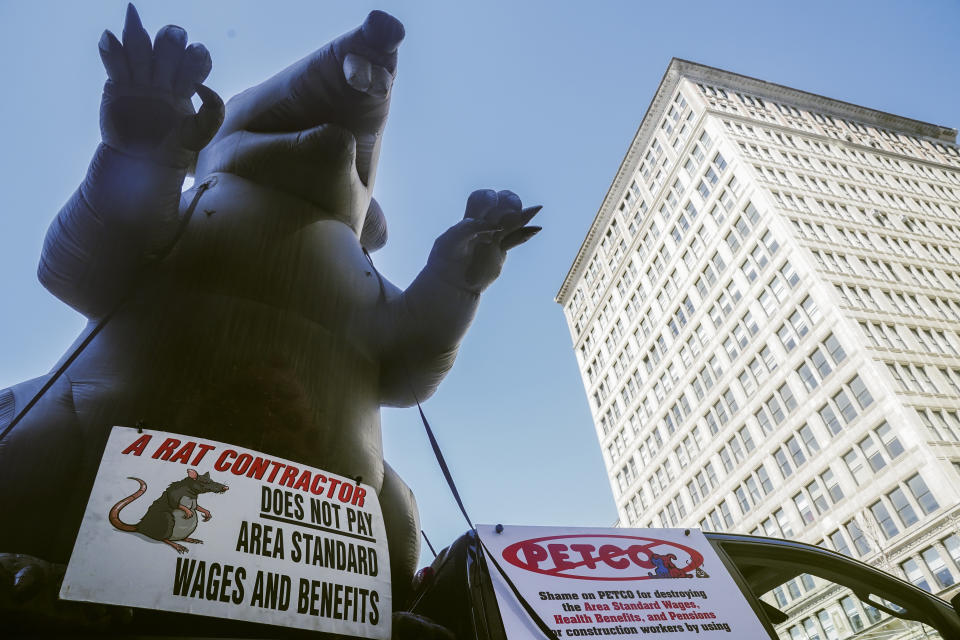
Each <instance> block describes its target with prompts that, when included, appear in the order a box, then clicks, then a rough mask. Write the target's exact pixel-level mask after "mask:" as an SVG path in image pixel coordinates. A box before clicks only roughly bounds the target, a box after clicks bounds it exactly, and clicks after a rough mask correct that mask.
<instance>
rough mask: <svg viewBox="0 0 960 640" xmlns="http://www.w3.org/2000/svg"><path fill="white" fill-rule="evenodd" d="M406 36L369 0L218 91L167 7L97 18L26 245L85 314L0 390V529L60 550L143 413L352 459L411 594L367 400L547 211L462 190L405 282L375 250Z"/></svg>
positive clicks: (468, 309)
mask: <svg viewBox="0 0 960 640" xmlns="http://www.w3.org/2000/svg"><path fill="white" fill-rule="evenodd" d="M403 36H404V30H403V26H402V25H401V24H400V23H399V22H398V21H397V20H395V19H394V18H392V17H391V16H389V15H387V14H385V13H381V12H373V13H371V14H370V15H369V16H368V17H367V19H366V20H365V22H364V23H363V25H362V26H361V27H359V28H358V29H356V30H354V31H352V32H350V33H348V34H346V35H344V36H342V37H340V38H338V39H336V40H334V41H332V42H330V43H329V44H327V45H326V46H324V47H322V48H320V49H319V50H317V51H316V52H314V53H312V54H310V55H309V56H307V57H306V58H304V59H303V60H300V61H299V62H297V63H295V64H293V65H292V66H290V67H288V68H287V69H285V70H283V71H281V72H280V73H278V74H277V75H275V76H273V77H271V78H269V79H268V80H266V81H265V82H263V83H262V84H259V85H257V86H255V87H252V88H251V89H248V90H246V91H244V92H242V93H240V94H239V95H237V96H235V97H234V98H233V99H231V100H230V101H229V103H228V104H227V105H226V108H225V109H224V106H223V103H222V102H221V101H220V99H219V98H218V97H217V95H216V94H215V93H214V92H213V91H212V90H210V89H209V88H207V87H205V86H204V85H202V84H201V83H202V82H203V81H204V79H205V78H206V76H207V74H208V73H209V71H210V68H211V62H210V57H209V54H208V53H207V51H206V49H205V48H204V47H203V46H202V45H199V44H191V45H189V46H188V45H187V34H186V32H185V31H184V30H183V29H181V28H179V27H175V26H167V27H164V28H163V29H161V30H160V31H159V32H158V33H157V35H156V38H155V39H154V41H153V42H151V40H150V38H149V36H148V35H147V33H146V31H145V30H144V29H143V27H142V26H141V23H140V19H139V17H138V16H137V13H136V11H135V10H134V9H133V7H132V6H131V7H129V9H128V12H127V18H126V24H125V26H124V29H123V34H122V39H117V38H116V37H115V36H114V35H113V34H112V33H110V32H109V31H108V32H105V33H104V35H103V38H102V39H101V41H100V54H101V57H102V59H103V63H104V66H105V68H106V71H107V76H108V80H107V82H106V85H105V87H104V92H103V101H102V104H101V116H100V126H101V132H102V139H103V141H102V144H100V146H99V147H98V148H97V150H96V152H95V154H94V157H93V160H92V162H91V164H90V167H89V170H88V172H87V175H86V178H85V179H84V181H83V183H82V184H81V185H80V187H79V189H78V190H77V191H76V193H74V194H73V196H72V197H71V198H70V199H69V201H68V202H67V204H66V205H64V207H63V209H62V210H61V211H60V212H59V214H58V215H57V217H56V219H55V220H54V221H53V223H52V225H51V227H50V229H49V231H48V234H47V237H46V241H45V243H44V247H43V254H42V256H41V259H40V266H39V278H40V281H41V282H42V283H43V285H44V286H45V287H46V288H47V289H49V290H50V291H51V292H52V293H53V294H54V295H56V296H57V297H58V298H60V299H61V300H63V301H64V302H66V303H67V304H69V305H70V306H71V307H73V308H74V309H76V310H77V311H79V312H81V313H83V314H84V315H85V316H86V317H87V318H88V319H89V324H88V326H87V328H86V329H85V331H84V333H83V334H81V336H80V337H79V338H78V339H77V342H76V343H75V344H74V346H73V347H71V349H70V350H69V351H68V353H67V355H65V356H64V359H63V360H62V361H61V362H60V363H58V365H57V366H56V367H54V369H53V370H52V372H51V374H49V375H47V376H44V377H41V378H38V379H35V380H30V381H27V382H24V383H21V384H19V385H16V386H14V387H12V388H10V389H6V390H3V391H0V430H6V429H7V428H8V427H10V426H11V425H12V426H13V428H12V429H10V430H9V432H8V433H6V435H5V437H3V439H2V441H0V485H2V487H3V491H2V493H0V512H2V513H4V514H6V515H7V517H8V526H5V527H3V528H2V529H0V551H3V552H10V553H23V554H30V555H34V556H38V557H41V558H44V559H47V560H50V561H54V562H65V561H66V560H67V558H68V556H69V552H70V549H71V547H72V543H73V539H74V537H75V535H76V531H77V528H78V527H79V524H80V520H81V516H82V512H83V508H84V505H85V503H86V498H87V495H88V493H89V490H90V488H91V485H92V481H93V477H94V475H95V473H96V469H97V465H98V463H99V458H100V454H101V452H102V450H103V447H104V444H105V442H106V438H107V435H108V433H109V431H110V428H111V427H112V426H113V425H130V426H132V425H136V424H141V425H144V426H146V427H147V428H156V429H162V430H166V431H172V432H177V433H182V434H191V435H197V436H200V437H206V438H211V439H216V440H221V441H224V442H229V443H234V444H237V445H241V446H246V447H250V448H253V449H257V450H260V451H264V452H268V453H272V454H274V455H277V456H281V457H286V458H289V459H292V460H296V461H300V462H303V463H305V464H309V465H312V466H316V467H320V468H322V469H326V470H329V471H331V472H334V473H337V474H341V475H344V476H348V477H351V478H362V481H363V482H365V483H368V484H370V485H372V486H373V487H374V488H376V490H377V491H378V493H379V497H380V501H381V503H382V505H383V512H384V518H385V522H386V526H387V533H388V539H389V550H390V559H391V572H392V575H393V582H394V590H395V602H397V604H398V605H399V604H400V603H402V602H403V598H404V595H405V590H406V588H407V587H408V583H409V578H410V577H411V576H412V575H413V571H414V569H415V565H416V562H417V558H418V552H419V526H418V517H417V512H416V505H415V502H414V499H413V495H412V493H411V492H410V490H409V489H408V488H407V487H406V485H405V484H404V483H403V482H402V481H401V480H400V478H399V477H398V476H397V475H396V474H395V473H394V472H393V471H392V470H391V469H390V467H389V466H387V465H386V464H385V463H384V461H383V455H382V442H381V433H380V413H379V408H380V406H381V405H388V406H410V405H411V404H413V403H414V402H415V401H416V400H418V399H419V400H423V399H425V398H427V397H429V396H430V395H431V394H432V393H433V391H434V390H435V389H436V387H437V385H438V384H439V382H440V380H441V379H442V378H443V376H444V375H445V374H446V372H447V371H448V370H449V369H450V367H451V365H452V364H453V361H454V357H455V355H456V352H457V348H458V345H459V343H460V340H461V339H462V337H463V335H464V333H465V331H466V330H467V328H468V326H469V324H470V322H471V320H472V318H473V315H474V312H475V310H476V308H477V303H478V300H479V296H480V293H481V292H482V291H483V289H484V288H485V287H487V286H488V285H489V284H490V283H491V282H492V281H493V280H494V279H495V278H496V277H497V276H498V275H499V273H500V269H501V267H502V265H503V262H504V259H505V256H506V251H507V250H508V249H510V248H512V247H514V246H517V245H519V244H521V243H523V242H525V241H526V240H528V239H529V238H530V237H532V236H533V235H534V234H535V233H536V232H537V231H539V228H538V227H530V226H526V225H527V223H528V222H529V221H530V219H531V218H532V217H533V215H534V214H535V213H536V212H537V211H538V210H539V207H533V208H527V209H524V208H523V207H522V205H521V202H520V199H519V198H518V197H517V196H516V195H514V194H513V193H511V192H509V191H500V192H495V191H489V190H485V191H477V192H474V193H473V194H472V195H471V196H470V197H469V199H468V201H467V206H466V215H465V216H464V218H463V219H462V220H461V221H460V222H458V223H456V224H455V225H454V226H453V227H451V228H450V229H449V230H448V231H446V232H445V233H444V234H443V235H441V236H440V237H439V239H438V240H437V241H436V243H435V244H434V247H433V250H432V252H431V254H430V256H429V258H428V260H427V263H426V266H425V267H424V269H423V270H422V271H421V272H420V274H419V275H418V276H417V277H416V279H415V280H414V281H413V283H412V284H410V286H409V287H408V288H407V289H406V290H404V291H401V290H399V289H398V288H396V287H394V286H393V285H392V284H390V283H389V282H388V281H387V280H386V279H385V278H383V277H382V276H381V275H380V274H379V273H378V272H377V270H376V269H375V268H374V266H373V263H372V262H371V260H370V257H369V252H371V251H374V250H376V249H377V248H379V247H380V246H382V244H383V243H384V241H385V238H386V236H385V233H386V232H385V225H384V217H383V214H382V212H381V210H380V208H379V206H378V205H377V203H376V202H375V201H374V200H373V199H372V197H371V192H372V189H373V185H374V178H375V175H376V169H377V159H378V155H379V150H380V143H381V137H382V133H383V129H384V124H385V122H386V117H387V111H388V107H389V102H390V89H391V85H392V81H393V77H394V74H395V72H396V61H397V47H398V46H399V44H400V42H401V40H402V39H403ZM194 93H196V94H197V95H198V96H199V97H200V99H201V100H202V106H201V107H200V109H199V110H198V111H196V112H195V111H194V109H193V106H192V104H191V97H192V96H193V94H194ZM221 123H222V125H221ZM194 167H195V168H194ZM191 169H192V170H193V172H194V175H195V183H194V184H193V186H192V188H190V189H189V190H186V191H183V192H181V189H182V185H183V183H184V180H185V177H186V176H187V174H188V172H189V171H190V170H191ZM58 369H63V371H62V373H61V374H60V375H58V376H57V375H55V374H54V373H53V372H56V371H57V370H58ZM45 386H46V387H48V388H46V389H45V390H43V389H44V387H45ZM41 390H43V392H42V393H40V391H41ZM32 403H33V404H32ZM31 404H32V406H31ZM14 422H15V424H13V423H14ZM13 514H16V515H15V517H14V515H13Z"/></svg>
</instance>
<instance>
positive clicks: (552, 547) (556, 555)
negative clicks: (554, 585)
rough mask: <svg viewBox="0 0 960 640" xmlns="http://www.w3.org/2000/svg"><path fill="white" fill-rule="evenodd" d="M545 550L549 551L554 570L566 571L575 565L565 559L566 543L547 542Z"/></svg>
mask: <svg viewBox="0 0 960 640" xmlns="http://www.w3.org/2000/svg"><path fill="white" fill-rule="evenodd" d="M547 550H548V551H549V552H550V559H551V560H553V566H554V568H555V570H556V571H566V570H567V569H572V568H573V567H574V566H575V565H574V564H573V563H572V562H569V561H568V560H567V554H566V550H567V545H565V544H548V545H547Z"/></svg>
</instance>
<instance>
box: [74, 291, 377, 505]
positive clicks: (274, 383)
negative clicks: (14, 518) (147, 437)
mask: <svg viewBox="0 0 960 640" xmlns="http://www.w3.org/2000/svg"><path fill="white" fill-rule="evenodd" d="M160 308H162V313H160V312H157V313H155V314H154V315H153V316H150V315H149V314H147V313H146V312H145V311H144V310H143V309H139V308H138V306H137V304H136V303H134V304H133V305H131V308H130V309H129V310H128V311H126V312H125V313H123V314H121V315H119V316H117V317H115V318H114V319H113V320H112V321H111V323H110V324H109V325H108V326H107V328H106V329H105V330H104V332H103V333H102V334H101V335H100V336H98V337H97V340H96V341H95V342H94V344H92V345H91V348H90V349H88V350H87V351H86V352H85V353H84V355H83V356H82V357H81V358H80V359H79V360H78V361H77V362H76V363H75V365H74V366H73V367H71V379H72V380H73V381H74V388H75V389H76V390H77V391H75V396H77V408H78V410H79V411H80V412H82V413H83V412H86V413H89V414H96V413H106V414H108V415H107V416H104V417H103V418H99V419H96V418H95V419H96V421H97V422H99V423H100V424H107V423H112V424H130V425H132V424H136V422H138V421H142V423H143V424H144V425H146V426H147V427H148V428H155V429H159V430H165V431H172V432H175V433H182V434H185V435H196V436H199V437H204V438H210V439H213V440H219V441H222V442H227V443H230V444H235V445H239V446H243V447H248V448H251V449H255V450H257V451H262V452H264V453H268V454H271V455H274V456H278V457H283V458H287V459H291V460H295V461H297V462H300V463H303V464H307V465H310V466H315V467H319V468H322V469H324V470H327V471H331V472H333V473H337V474H341V475H345V476H348V477H351V478H355V477H357V476H361V477H362V478H363V481H364V482H366V483H369V484H371V485H373V486H374V487H376V488H378V489H379V486H380V482H381V480H382V475H383V458H382V450H381V437H380V418H379V388H378V384H379V363H378V362H376V361H375V360H374V359H372V358H371V356H370V355H369V354H366V353H364V352H363V350H362V349H361V348H360V347H358V346H357V345H356V344H355V343H354V341H352V340H351V339H350V337H349V335H348V333H347V329H345V328H341V329H337V328H333V329H331V328H328V327H325V326H323V325H321V324H319V323H318V322H315V321H312V320H308V319H306V318H304V317H302V316H300V315H299V314H296V313H292V312H290V311H287V310H282V309H277V308H274V307H271V306H268V305H264V304H262V303H259V302H255V301H250V300H245V299H239V298H235V297H224V296H214V295H209V294H199V293H197V294H193V295H189V294H188V295H184V294H182V293H181V294H180V295H178V297H177V298H176V299H171V301H170V302H169V303H168V304H166V305H161V307H160ZM87 389H89V395H87V392H86V390H87ZM91 417H92V416H91ZM200 471H201V472H202V471H203V470H202V469H201V470H200Z"/></svg>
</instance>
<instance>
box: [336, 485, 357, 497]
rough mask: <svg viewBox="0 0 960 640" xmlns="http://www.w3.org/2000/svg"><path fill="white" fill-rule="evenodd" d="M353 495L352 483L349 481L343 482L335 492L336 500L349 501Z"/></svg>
mask: <svg viewBox="0 0 960 640" xmlns="http://www.w3.org/2000/svg"><path fill="white" fill-rule="evenodd" d="M352 495H353V485H352V484H350V483H349V482H344V483H343V484H341V485H340V492H339V493H337V500H339V501H340V502H350V497H351V496H352Z"/></svg>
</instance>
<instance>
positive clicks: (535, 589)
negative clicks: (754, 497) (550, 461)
mask: <svg viewBox="0 0 960 640" xmlns="http://www.w3.org/2000/svg"><path fill="white" fill-rule="evenodd" d="M477 532H478V533H479V535H480V539H481V541H483V543H484V545H485V547H486V549H487V550H488V551H489V553H490V554H492V555H493V556H494V557H495V558H496V561H497V562H498V563H499V565H500V566H501V567H502V568H503V570H504V571H505V572H506V574H507V576H508V577H509V578H510V580H511V581H512V582H513V584H514V585H515V586H516V588H517V590H518V591H519V592H520V594H521V595H522V596H523V598H524V599H525V600H526V601H527V603H529V605H530V606H531V607H532V608H533V609H534V611H536V613H537V615H538V616H539V617H540V619H541V620H542V621H543V622H544V623H545V624H546V625H547V627H549V629H550V631H551V634H552V635H553V636H554V637H556V638H576V637H590V636H617V637H625V638H642V637H655V638H671V639H674V638H676V639H677V640H681V639H686V638H704V637H705V636H706V637H710V636H711V635H716V636H724V637H734V638H737V639H738V640H754V639H756V640H760V639H762V640H767V639H768V638H769V635H768V634H767V633H766V631H764V629H763V626H762V625H761V623H760V622H759V621H758V620H757V616H756V614H754V612H753V610H752V609H751V607H750V605H749V603H748V602H747V601H746V599H745V597H744V596H743V594H742V593H741V592H740V589H739V588H738V587H737V585H736V583H735V582H734V581H733V578H731V576H730V574H729V573H728V572H727V570H726V568H725V567H724V565H723V563H722V562H721V560H720V558H719V557H718V556H717V554H716V552H715V551H714V550H713V547H711V546H710V543H709V542H708V541H707V539H706V538H705V537H704V535H703V533H702V532H700V531H699V530H695V529H594V528H586V529H584V528H569V527H518V526H505V527H503V528H502V531H501V532H500V533H498V532H497V529H496V528H495V527H493V526H490V525H478V526H477ZM487 568H488V570H489V572H490V575H491V578H492V581H493V586H494V591H495V593H496V597H497V603H498V604H499V606H500V614H501V618H502V620H503V624H504V628H505V630H506V632H507V637H508V638H509V639H510V640H529V639H530V638H540V637H542V636H543V633H541V632H540V630H539V629H538V628H537V626H536V624H535V623H534V622H533V621H532V619H531V618H530V616H529V615H528V614H527V613H526V612H525V611H524V609H523V607H522V606H521V604H520V603H519V602H518V600H517V598H516V597H515V596H514V594H513V592H512V590H511V589H510V587H509V586H508V585H507V584H506V582H505V581H504V579H503V577H502V576H501V575H500V572H499V571H498V570H497V569H496V568H495V567H494V566H493V565H492V563H491V562H490V561H489V560H488V561H487ZM727 634H731V635H727Z"/></svg>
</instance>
